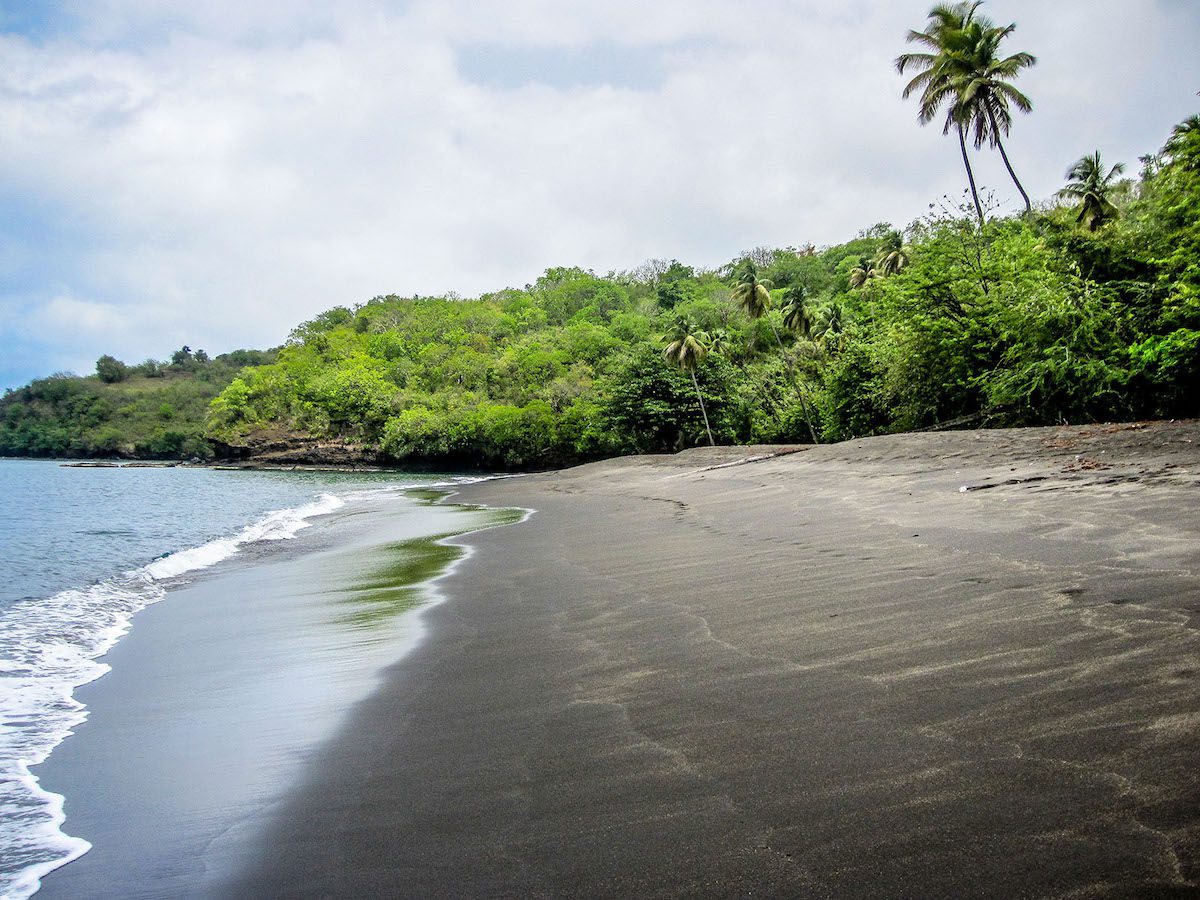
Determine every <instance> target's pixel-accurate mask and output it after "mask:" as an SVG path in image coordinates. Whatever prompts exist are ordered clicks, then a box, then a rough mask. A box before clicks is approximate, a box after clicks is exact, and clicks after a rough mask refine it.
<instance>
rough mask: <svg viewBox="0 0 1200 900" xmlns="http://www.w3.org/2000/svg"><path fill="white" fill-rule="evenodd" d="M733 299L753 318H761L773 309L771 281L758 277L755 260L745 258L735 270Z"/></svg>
mask: <svg viewBox="0 0 1200 900" xmlns="http://www.w3.org/2000/svg"><path fill="white" fill-rule="evenodd" d="M734 278H736V279H737V280H736V281H735V282H734V285H733V299H734V300H736V301H737V302H738V303H739V304H740V305H741V307H742V309H744V310H745V311H746V314H747V315H749V316H750V318H752V319H760V318H762V317H763V316H764V315H766V313H767V312H768V311H769V310H770V309H771V282H769V281H762V280H760V279H759V277H758V266H756V265H755V264H754V261H753V260H751V259H749V258H746V259H743V260H742V261H741V262H740V263H739V264H738V266H737V268H736V269H735V270H734Z"/></svg>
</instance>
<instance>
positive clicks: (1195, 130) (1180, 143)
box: [1163, 115, 1200, 167]
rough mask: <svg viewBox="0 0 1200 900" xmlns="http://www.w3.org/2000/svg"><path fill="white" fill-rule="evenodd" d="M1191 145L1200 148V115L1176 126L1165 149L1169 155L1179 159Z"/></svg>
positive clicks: (1190, 117)
mask: <svg viewBox="0 0 1200 900" xmlns="http://www.w3.org/2000/svg"><path fill="white" fill-rule="evenodd" d="M1191 143H1195V144H1197V146H1200V115H1195V116H1189V117H1188V118H1186V119H1184V120H1183V121H1182V122H1180V123H1179V124H1178V125H1176V126H1175V128H1174V129H1173V130H1172V131H1171V137H1170V140H1168V141H1167V145H1166V147H1164V148H1163V149H1164V150H1166V151H1167V153H1168V155H1170V156H1172V157H1177V156H1180V155H1182V154H1183V153H1184V152H1185V150H1186V149H1187V146H1188V145H1189V144H1191ZM1193 167H1194V165H1193Z"/></svg>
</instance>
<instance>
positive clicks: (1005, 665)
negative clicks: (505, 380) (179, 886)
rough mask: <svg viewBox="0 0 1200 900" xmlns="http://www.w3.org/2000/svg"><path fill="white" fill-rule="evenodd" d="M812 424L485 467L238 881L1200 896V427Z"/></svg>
mask: <svg viewBox="0 0 1200 900" xmlns="http://www.w3.org/2000/svg"><path fill="white" fill-rule="evenodd" d="M779 449H789V448H736V449H733V448H730V449H717V450H698V451H691V452H688V453H685V454H681V455H679V456H676V457H643V458H635V459H626V460H620V461H615V462H610V463H601V464H596V465H591V466H584V467H581V468H578V469H574V470H570V471H566V472H562V473H556V474H549V475H542V476H535V477H529V478H522V479H516V480H511V481H502V482H492V483H487V484H481V485H476V486H472V487H470V488H468V489H467V490H465V491H463V493H462V494H461V495H460V496H461V497H462V498H463V499H466V500H469V501H471V502H484V503H489V504H495V505H498V506H525V507H533V508H534V509H536V510H537V513H536V515H534V516H533V517H532V518H531V519H530V520H529V521H527V522H525V523H524V524H522V525H518V526H514V527H509V528H504V529H500V530H496V531H491V532H484V533H481V534H478V535H474V536H472V537H470V538H469V539H468V540H469V543H470V544H472V545H473V546H474V547H475V548H476V551H477V552H476V553H475V555H474V556H473V558H472V559H471V560H470V561H469V563H468V564H467V565H464V566H463V567H462V568H461V569H460V570H459V571H458V572H457V573H456V574H455V575H453V576H452V577H451V578H450V579H448V580H447V581H446V582H445V583H444V585H443V587H444V589H445V591H446V592H447V594H448V595H449V596H450V602H448V603H446V604H444V605H442V606H440V607H437V608H436V609H434V610H432V611H431V612H430V614H429V616H428V624H429V626H430V637H429V639H428V640H427V641H426V642H425V644H424V645H423V646H422V647H420V648H419V649H418V650H417V651H416V652H415V653H414V654H412V655H411V656H409V657H407V658H406V659H405V660H404V661H403V662H402V663H401V664H400V665H398V666H397V667H395V668H394V669H393V670H392V673H391V677H390V680H389V682H388V684H387V685H386V686H385V688H384V689H383V690H381V691H380V692H379V693H377V694H376V695H375V696H374V697H373V698H372V699H371V700H370V701H368V702H367V703H365V704H364V705H362V706H361V707H360V708H359V709H358V710H357V712H356V713H355V715H354V716H353V721H352V722H351V724H350V726H349V727H348V728H347V729H346V730H345V732H344V733H343V734H342V735H341V737H340V738H339V739H338V740H337V741H336V742H335V744H334V745H333V746H332V747H330V748H329V750H328V752H327V753H326V754H325V757H324V758H323V759H322V760H320V761H319V763H317V764H314V766H313V767H312V769H311V778H310V779H309V781H308V782H307V783H306V784H305V785H303V786H302V787H301V788H300V789H298V790H297V792H296V793H295V795H294V796H293V798H292V801H291V802H290V803H289V804H288V805H287V808H286V809H285V810H284V811H283V813H282V814H281V816H280V818H279V820H278V821H277V822H276V825H275V826H274V828H273V829H272V831H271V834H270V838H269V840H268V841H267V842H266V843H265V844H264V845H263V846H262V847H261V848H260V849H259V852H258V853H257V857H258V862H257V863H256V864H255V866H254V867H253V869H252V870H251V871H249V872H247V873H245V875H244V877H243V878H242V879H241V880H239V881H238V882H237V884H235V885H231V886H230V893H231V894H240V895H242V896H251V895H253V896H272V895H273V896H282V895H289V896H295V895H307V896H314V895H335V896H365V895H369V894H371V893H379V892H386V893H387V894H391V895H404V896H464V895H490V896H496V895H506V896H535V895H567V894H576V895H578V894H585V895H634V894H636V895H679V894H688V895H696V894H701V895H720V896H728V895H739V894H744V893H753V894H755V895H758V896H762V895H771V896H781V895H786V896H804V897H807V896H812V897H855V896H861V897H868V896H870V897H876V896H911V897H964V896H995V897H1012V896H1018V895H1020V896H1194V895H1195V894H1196V884H1197V879H1198V878H1200V824H1198V820H1200V631H1198V630H1197V628H1198V627H1200V580H1198V578H1197V574H1198V573H1200V503H1198V500H1200V426H1198V425H1197V424H1196V423H1194V422H1192V423H1165V424H1154V425H1147V426H1127V425H1122V426H1091V427H1074V428H1061V429H1031V430H1021V431H992V432H961V433H953V434H926V435H902V436H894V437H885V438H875V439H869V440H862V441H855V442H850V443H846V444H840V445H835V446H826V447H818V448H811V449H802V450H799V451H798V452H791V453H786V455H776V456H771V457H769V458H765V459H762V458H760V459H756V460H753V458H755V457H761V456H763V455H764V454H765V453H770V452H776V451H778V450H779ZM748 459H751V460H753V461H749V462H744V461H745V460H748ZM730 463H735V464H733V465H730ZM737 463H743V464H737ZM964 487H965V488H967V490H965V491H964V490H962V489H963V488H964Z"/></svg>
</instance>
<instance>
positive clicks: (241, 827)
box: [33, 482, 512, 897]
mask: <svg viewBox="0 0 1200 900" xmlns="http://www.w3.org/2000/svg"><path fill="white" fill-rule="evenodd" d="M446 493H447V487H446V486H444V485H438V484H436V483H433V482H431V487H430V488H428V489H422V488H409V489H405V490H404V491H403V492H402V495H401V494H399V493H397V492H395V491H392V490H391V489H389V488H385V489H384V490H368V491H365V492H360V493H359V494H357V495H354V496H355V497H356V498H357V499H354V500H353V501H351V502H347V503H346V504H343V505H341V506H340V507H339V508H337V509H336V511H331V512H332V514H327V515H325V516H324V517H323V518H322V520H321V522H320V525H319V527H316V528H309V529H306V530H304V531H303V532H301V533H300V534H298V535H297V536H296V539H295V540H291V541H287V542H285V544H282V545H281V544H278V543H276V544H274V546H272V547H270V548H268V547H267V546H265V545H253V544H250V545H245V546H244V548H243V551H242V552H241V553H239V554H237V555H235V556H231V557H228V558H226V559H224V560H222V561H221V562H220V563H218V564H217V565H216V566H214V567H212V568H209V569H206V570H204V571H203V572H196V573H191V574H188V575H186V576H185V577H184V578H182V579H175V580H173V581H168V582H166V583H165V587H166V597H165V598H164V599H165V601H166V602H159V603H155V604H152V605H150V606H147V607H146V608H145V609H143V610H141V611H139V612H138V613H137V616H136V617H135V621H134V622H133V623H131V625H132V627H130V628H129V629H128V631H127V633H126V634H125V636H124V637H123V638H122V640H121V641H120V642H118V643H117V644H116V645H115V646H114V647H112V648H111V650H110V651H109V652H108V653H107V654H106V655H105V657H104V659H103V665H104V667H105V668H106V669H108V670H109V671H108V672H107V674H105V675H104V677H102V678H99V679H97V680H95V681H92V682H91V683H89V684H86V685H83V686H81V687H78V688H77V689H76V697H77V699H78V701H80V702H81V703H83V704H84V705H85V707H86V720H85V721H82V722H81V723H79V724H78V725H77V726H76V727H75V728H74V729H73V734H72V736H71V737H69V738H68V739H67V740H66V741H64V742H63V743H61V744H60V745H59V746H58V747H56V748H55V750H54V752H53V753H51V754H50V755H49V757H48V758H47V759H46V760H45V761H44V762H42V763H41V764H39V765H38V766H36V767H35V768H34V769H33V772H34V774H35V775H36V776H37V777H38V779H39V780H40V782H41V785H42V786H43V788H44V789H45V790H47V791H49V792H52V793H53V794H54V795H59V796H63V797H65V815H66V821H65V824H63V825H62V829H63V830H64V831H65V832H66V833H68V834H70V835H78V836H80V837H83V838H86V840H87V841H88V842H89V843H90V844H91V845H92V846H91V849H90V851H89V852H86V853H84V854H83V855H81V856H78V858H76V859H75V860H74V861H72V862H70V863H68V864H65V865H62V866H61V867H57V868H53V869H52V870H51V871H49V872H48V873H45V874H42V888H41V891H40V894H41V895H44V896H50V897H54V896H93V895H96V896H129V897H133V896H147V897H151V896H167V895H169V896H197V895H202V894H203V893H204V892H205V891H206V890H207V889H208V888H207V887H206V885H207V884H208V882H209V880H210V879H211V878H213V877H216V873H219V872H222V871H224V867H230V866H234V865H236V863H237V861H238V860H239V859H240V858H241V857H240V852H241V851H240V845H241V843H242V842H243V841H244V840H246V839H248V837H247V836H251V835H253V834H254V833H255V828H256V827H257V826H258V825H259V824H260V823H261V821H262V820H263V819H264V817H265V816H266V812H265V810H266V809H267V808H268V807H269V806H270V804H271V803H272V802H273V798H274V797H275V796H276V794H278V793H280V792H281V791H282V790H283V789H284V788H285V787H286V786H287V785H288V784H289V783H290V780H291V779H292V778H293V777H294V776H295V773H296V772H297V771H299V769H301V768H303V765H304V763H305V760H306V758H307V755H309V754H310V753H311V752H312V749H313V748H314V747H315V746H317V745H319V744H320V743H321V742H322V741H323V740H324V739H325V738H326V737H327V736H328V734H329V733H330V731H331V729H333V728H335V727H336V724H337V722H338V721H340V719H341V717H342V714H343V712H344V710H345V708H346V707H347V706H348V705H353V703H354V702H355V700H356V699H358V698H360V697H362V696H365V695H367V694H368V693H369V692H370V691H371V689H372V688H373V687H374V685H375V683H376V681H377V679H378V673H379V670H380V669H381V668H383V667H385V666H387V665H389V664H391V663H393V662H394V661H395V660H396V659H397V658H400V657H402V656H403V654H404V653H405V652H407V650H408V649H409V648H410V647H411V646H413V645H414V644H416V643H419V641H420V639H421V635H422V633H423V629H422V626H421V624H420V621H419V616H420V612H421V609H422V608H423V607H424V606H425V605H426V604H434V603H436V602H439V600H440V597H439V596H438V594H437V592H436V587H435V586H434V582H435V581H436V576H437V574H438V573H439V572H441V571H444V570H446V569H448V568H453V566H454V564H455V562H456V561H457V560H458V559H459V558H461V557H462V556H463V555H465V553H466V551H460V550H458V549H457V548H454V550H453V552H439V550H438V547H439V546H440V545H441V544H442V543H443V541H444V540H445V539H447V538H449V537H453V536H454V535H457V534H459V533H461V532H462V531H464V530H470V529H472V528H476V527H493V526H495V525H498V524H503V523H504V521H506V520H507V519H510V518H512V516H509V515H508V514H506V513H505V512H504V511H496V510H484V509H482V508H479V507H465V506H459V505H456V506H453V507H440V508H437V509H431V508H430V507H431V505H432V503H433V500H434V499H435V498H441V497H443V496H444V495H445V494H446ZM81 718H82V717H81Z"/></svg>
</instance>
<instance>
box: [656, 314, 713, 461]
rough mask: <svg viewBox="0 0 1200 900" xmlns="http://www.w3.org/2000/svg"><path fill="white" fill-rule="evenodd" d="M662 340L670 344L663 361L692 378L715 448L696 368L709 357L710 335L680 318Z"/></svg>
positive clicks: (711, 444) (709, 442)
mask: <svg viewBox="0 0 1200 900" xmlns="http://www.w3.org/2000/svg"><path fill="white" fill-rule="evenodd" d="M662 340H664V341H667V342H668V343H667V346H666V347H665V348H664V349H663V359H665V360H666V361H667V362H669V363H670V364H671V365H673V366H675V367H676V368H677V369H682V370H683V371H685V372H687V373H688V374H689V375H691V376H692V387H693V388H694V389H695V391H696V399H697V400H699V401H700V415H701V416H703V417H704V430H705V431H706V432H707V433H708V445H709V446H710V447H715V446H716V441H714V440H713V433H712V428H710V427H709V424H708V410H707V409H705V408H704V395H703V394H701V393H700V383H699V382H698V381H697V380H696V366H698V365H699V364H700V363H701V362H703V361H704V357H706V356H708V335H707V334H705V333H704V332H703V331H700V330H699V329H697V328H696V326H695V325H694V324H693V323H692V321H691V319H689V318H687V317H686V316H679V317H678V318H677V319H676V320H675V322H674V324H673V325H672V327H671V330H670V331H669V332H667V333H666V334H665V335H663V337H662Z"/></svg>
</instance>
